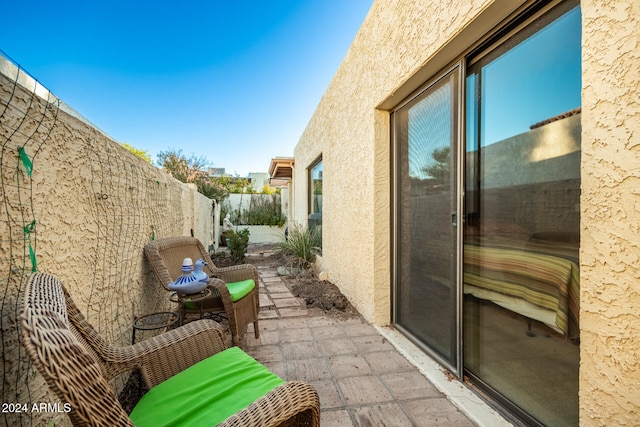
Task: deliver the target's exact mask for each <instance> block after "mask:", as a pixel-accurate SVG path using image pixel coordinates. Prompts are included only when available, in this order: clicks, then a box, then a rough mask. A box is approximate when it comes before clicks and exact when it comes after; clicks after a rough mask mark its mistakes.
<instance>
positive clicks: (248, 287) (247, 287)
mask: <svg viewBox="0 0 640 427" xmlns="http://www.w3.org/2000/svg"><path fill="white" fill-rule="evenodd" d="M255 287H256V284H255V282H254V281H253V279H247V280H241V281H240V282H231V283H227V289H229V294H231V301H233V302H236V301H238V300H241V299H242V298H244V297H245V296H246V295H247V294H248V293H249V292H251V291H252V290H253V288H255ZM184 306H185V307H186V308H188V309H189V310H195V309H196V308H197V307H196V305H195V303H193V302H191V301H189V298H187V299H186V300H185V303H184Z"/></svg>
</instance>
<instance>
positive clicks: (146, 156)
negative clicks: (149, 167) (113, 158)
mask: <svg viewBox="0 0 640 427" xmlns="http://www.w3.org/2000/svg"><path fill="white" fill-rule="evenodd" d="M120 145H122V146H123V147H124V148H125V149H126V150H127V151H129V152H131V153H133V154H135V155H136V156H138V157H140V158H141V159H143V160H146V161H147V162H149V163H151V154H149V153H148V152H147V151H145V150H140V149H138V148H136V147H134V146H133V145H131V144H127V143H126V142H123V143H121V144H120Z"/></svg>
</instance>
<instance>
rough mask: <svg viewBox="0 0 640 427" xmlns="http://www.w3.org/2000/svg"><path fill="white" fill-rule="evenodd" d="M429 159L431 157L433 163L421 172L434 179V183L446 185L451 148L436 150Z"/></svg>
mask: <svg viewBox="0 0 640 427" xmlns="http://www.w3.org/2000/svg"><path fill="white" fill-rule="evenodd" d="M431 157H433V160H435V163H434V164H432V165H430V166H427V167H424V168H422V170H423V171H424V172H425V173H427V174H429V176H431V177H432V178H434V179H435V180H436V182H438V183H440V184H443V185H448V184H449V175H450V173H451V166H450V165H451V148H450V147H442V148H436V149H435V150H433V152H432V153H431Z"/></svg>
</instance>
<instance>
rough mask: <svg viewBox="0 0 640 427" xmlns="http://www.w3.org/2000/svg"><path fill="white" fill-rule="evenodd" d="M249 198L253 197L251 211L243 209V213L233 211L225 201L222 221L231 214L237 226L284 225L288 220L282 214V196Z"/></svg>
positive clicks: (231, 218) (221, 213)
mask: <svg viewBox="0 0 640 427" xmlns="http://www.w3.org/2000/svg"><path fill="white" fill-rule="evenodd" d="M248 197H251V203H250V204H249V209H242V212H240V209H231V203H230V202H229V201H228V200H227V201H225V203H223V204H222V206H221V212H220V220H221V221H222V218H224V217H225V216H226V215H227V213H229V214H230V218H229V219H230V220H231V222H232V223H233V224H236V225H275V226H278V227H282V225H284V223H285V221H286V219H287V218H286V216H285V215H284V213H283V212H282V207H281V202H280V195H278V194H273V195H269V194H253V195H248ZM221 223H222V222H221Z"/></svg>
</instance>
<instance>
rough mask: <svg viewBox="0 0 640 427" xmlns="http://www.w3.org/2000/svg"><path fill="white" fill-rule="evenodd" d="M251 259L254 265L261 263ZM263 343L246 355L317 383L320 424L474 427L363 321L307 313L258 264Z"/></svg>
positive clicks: (250, 345)
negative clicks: (254, 262)
mask: <svg viewBox="0 0 640 427" xmlns="http://www.w3.org/2000/svg"><path fill="white" fill-rule="evenodd" d="M256 256H257V257H262V256H264V257H266V256H269V253H268V252H266V253H264V255H260V254H257V255H256V254H255V253H254V254H252V255H250V257H249V262H251V260H252V259H254V260H255V257H256ZM256 264H257V265H258V271H259V275H260V307H261V308H260V339H257V340H256V339H255V338H254V337H253V333H251V330H252V327H253V325H250V326H249V331H248V332H247V333H246V334H245V340H246V343H245V346H246V350H247V352H248V353H249V354H250V355H252V356H253V357H254V358H256V359H257V360H258V361H259V362H261V363H263V364H264V365H265V366H267V367H268V368H269V369H270V370H271V371H273V372H274V373H275V374H277V375H279V376H280V377H282V378H283V379H284V380H302V381H306V382H308V383H310V384H312V385H313V386H314V387H315V388H316V389H317V391H318V394H319V395H320V408H321V422H322V425H323V426H325V427H331V426H394V427H395V426H439V425H441V426H473V425H474V423H473V422H471V421H470V420H469V418H467V417H466V416H465V415H464V414H463V413H462V412H461V411H460V410H458V409H457V408H456V406H455V405H454V404H453V403H452V402H451V401H449V400H448V399H447V397H446V396H445V395H444V394H443V393H442V392H440V391H439V390H438V389H437V388H436V387H435V386H434V385H433V384H432V383H431V382H430V381H429V380H427V378H426V377H425V376H424V375H423V374H422V373H421V372H420V371H419V370H418V368H416V366H414V365H413V364H412V363H410V362H409V361H408V360H407V359H406V358H405V357H404V356H403V355H402V354H401V353H400V352H399V351H398V350H396V348H395V347H394V346H393V345H392V344H391V343H390V342H389V341H388V340H387V339H386V338H385V337H384V336H383V335H382V334H381V333H380V332H379V330H378V329H376V328H375V327H373V326H371V325H370V324H368V323H367V322H366V321H364V320H363V319H362V318H361V317H359V316H350V317H348V318H343V317H340V316H333V315H331V314H326V313H324V312H322V311H320V310H315V309H307V307H306V304H305V302H304V301H303V300H302V299H299V298H296V297H295V296H294V295H292V293H291V292H290V290H289V288H288V287H287V286H286V284H285V281H283V279H282V278H281V277H280V276H279V275H278V273H277V271H276V268H275V267H272V266H270V265H268V263H265V262H257V263H256Z"/></svg>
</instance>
